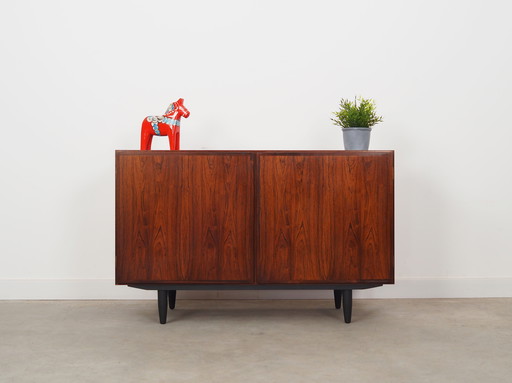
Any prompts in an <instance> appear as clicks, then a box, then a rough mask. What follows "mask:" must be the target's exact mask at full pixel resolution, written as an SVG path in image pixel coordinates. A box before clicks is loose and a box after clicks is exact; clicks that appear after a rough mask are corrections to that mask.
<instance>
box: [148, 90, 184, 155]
mask: <svg viewBox="0 0 512 383" xmlns="http://www.w3.org/2000/svg"><path fill="white" fill-rule="evenodd" d="M181 116H183V117H185V118H188V116H190V112H189V111H188V109H187V108H185V106H184V105H183V99H182V98H180V99H179V100H178V101H176V102H173V103H172V104H171V105H169V107H168V108H167V110H166V111H165V114H164V115H163V116H148V117H146V118H145V119H144V121H142V128H141V133H140V150H151V142H152V141H153V136H167V137H169V145H170V147H171V150H180V120H181Z"/></svg>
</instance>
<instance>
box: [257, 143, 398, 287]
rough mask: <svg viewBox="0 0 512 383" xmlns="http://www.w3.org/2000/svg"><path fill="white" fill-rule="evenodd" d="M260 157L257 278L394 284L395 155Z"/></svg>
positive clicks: (266, 279) (264, 280) (357, 154)
mask: <svg viewBox="0 0 512 383" xmlns="http://www.w3.org/2000/svg"><path fill="white" fill-rule="evenodd" d="M347 153H350V152H340V154H339V155H337V154H333V155H330V154H329V155H326V154H311V155H272V154H262V155H261V156H260V157H259V174H258V179H259V201H258V215H259V240H258V258H257V262H258V266H257V280H258V282H261V283H330V282H332V283H351V282H352V283H354V282H364V281H367V282H368V281H374V282H384V283H392V282H393V153H392V152H352V153H354V154H352V155H350V154H347Z"/></svg>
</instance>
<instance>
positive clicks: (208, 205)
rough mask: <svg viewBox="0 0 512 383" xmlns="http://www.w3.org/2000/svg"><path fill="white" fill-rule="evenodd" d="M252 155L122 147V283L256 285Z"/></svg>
mask: <svg viewBox="0 0 512 383" xmlns="http://www.w3.org/2000/svg"><path fill="white" fill-rule="evenodd" d="M253 232H254V155H252V154H245V155H243V154H237V153H233V154H222V153H211V152H210V153H206V152H205V153H196V154H187V153H184V152H169V151H166V152H146V154H144V152H138V153H136V154H134V155H132V154H129V153H125V152H117V153H116V283H117V284H127V283H140V282H148V281H149V282H155V283H156V282H159V283H170V282H172V283H180V282H194V283H203V282H204V283H212V282H217V281H221V282H223V283H253V282H254V268H253V267H254V257H253V250H254V238H253Z"/></svg>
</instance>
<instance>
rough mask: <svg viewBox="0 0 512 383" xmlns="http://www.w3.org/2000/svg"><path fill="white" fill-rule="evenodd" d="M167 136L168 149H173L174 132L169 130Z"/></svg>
mask: <svg viewBox="0 0 512 383" xmlns="http://www.w3.org/2000/svg"><path fill="white" fill-rule="evenodd" d="M167 138H168V139H169V149H170V150H174V149H173V147H174V133H173V132H172V130H171V131H169V134H168V135H167Z"/></svg>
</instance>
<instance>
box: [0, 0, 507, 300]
mask: <svg viewBox="0 0 512 383" xmlns="http://www.w3.org/2000/svg"><path fill="white" fill-rule="evenodd" d="M511 11H512V6H511V5H510V2H508V1H447V0H444V1H433V0H429V1H409V0H401V1H379V0H373V1H360V0H357V1H315V2H312V1H235V0H233V1H224V0H218V1H206V0H202V1H181V2H176V1H175V2H171V1H97V2H96V1H81V2H78V1H54V0H47V1H17V2H14V1H12V2H2V3H1V5H0V54H1V66H0V97H1V98H0V108H1V117H2V125H1V129H2V130H1V142H2V145H1V150H0V170H1V173H0V174H1V187H0V203H1V211H0V214H1V216H0V225H1V226H0V236H1V241H0V298H1V299H30V298H34V299H38V298H132V297H153V295H154V294H148V293H145V292H140V291H138V290H134V289H129V288H127V287H124V286H119V287H114V286H113V283H114V282H113V279H114V150H115V149H137V148H138V145H139V128H140V123H141V121H142V119H143V118H144V116H146V115H148V114H159V113H162V112H163V111H164V110H165V108H166V107H167V106H168V104H169V103H170V102H171V101H174V100H176V99H177V98H179V97H183V98H185V104H186V106H187V107H188V108H189V110H190V111H191V117H190V118H189V119H188V120H183V123H182V148H183V149H342V138H341V132H340V131H339V130H338V129H337V128H335V127H334V126H333V125H332V124H331V121H330V117H331V112H332V111H334V110H335V109H336V108H337V104H338V101H339V99H340V98H341V97H353V96H354V95H356V94H357V95H363V96H365V97H373V98H374V99H375V100H376V101H377V105H378V110H379V112H380V113H381V114H382V115H383V116H384V123H382V124H380V125H378V126H377V127H376V128H375V129H374V131H373V136H372V143H371V148H373V149H394V150H396V277H397V284H396V285H395V286H387V287H383V288H380V289H375V290H373V291H371V292H365V293H360V294H359V295H358V296H360V297H434V296H441V297H463V296H512V241H511V237H512V236H511V233H512V203H511V197H510V196H511V195H512V152H511V150H510V140H511V139H512V133H511V130H512V126H511V122H510V105H511V104H512V95H511V94H512V93H511V92H512V70H511V68H512V53H511V52H512V51H511V49H510V44H511V39H512V26H511V25H512V24H511V23H510V22H509V21H510V20H509V15H510V13H511ZM155 141H157V142H156V143H155V144H154V148H157V149H158V148H160V149H166V148H167V140H166V139H164V138H162V139H160V140H157V139H155ZM294 294H295V295H294ZM294 294H292V293H283V292H281V293H269V292H261V293H258V292H245V293H222V294H219V293H210V294H205V295H201V296H206V297H231V296H243V297H283V296H285V297H294V296H297V295H296V293H294ZM308 294H309V295H308ZM316 294H317V295H315V293H311V292H310V293H305V295H300V296H308V297H318V296H328V297H330V296H331V295H330V293H320V294H324V295H318V294H319V293H316ZM325 294H327V295H325Z"/></svg>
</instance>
